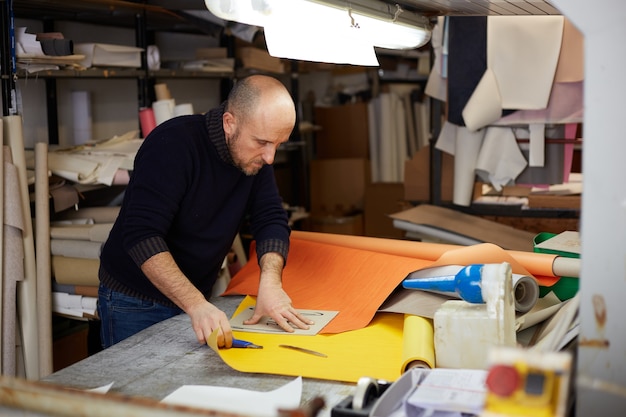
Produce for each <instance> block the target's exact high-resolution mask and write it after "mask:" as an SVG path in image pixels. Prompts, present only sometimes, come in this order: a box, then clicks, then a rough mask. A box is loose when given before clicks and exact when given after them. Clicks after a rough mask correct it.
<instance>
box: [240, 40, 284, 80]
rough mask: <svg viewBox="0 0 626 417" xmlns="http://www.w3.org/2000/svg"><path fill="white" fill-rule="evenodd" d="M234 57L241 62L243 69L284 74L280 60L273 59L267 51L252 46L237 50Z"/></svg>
mask: <svg viewBox="0 0 626 417" xmlns="http://www.w3.org/2000/svg"><path fill="white" fill-rule="evenodd" d="M236 57H237V58H238V59H239V60H240V61H241V65H242V66H243V67H244V68H254V69H259V70H263V71H269V72H275V73H278V74H282V73H284V72H285V66H284V65H283V62H282V61H281V60H280V58H276V57H273V56H271V55H270V54H269V53H268V52H267V51H265V50H263V49H260V48H255V47H254V46H245V47H242V48H237V50H236Z"/></svg>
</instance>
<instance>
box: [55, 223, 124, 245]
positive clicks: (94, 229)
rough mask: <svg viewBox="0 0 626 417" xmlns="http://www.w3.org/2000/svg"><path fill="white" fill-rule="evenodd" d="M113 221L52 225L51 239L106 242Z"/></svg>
mask: <svg viewBox="0 0 626 417" xmlns="http://www.w3.org/2000/svg"><path fill="white" fill-rule="evenodd" d="M111 228H113V223H100V224H76V225H67V226H52V227H51V228H50V237H51V238H52V239H62V240H65V239H68V240H70V239H71V240H85V241H89V242H101V243H102V242H106V240H107V238H108V236H109V233H110V232H111Z"/></svg>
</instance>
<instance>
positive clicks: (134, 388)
mask: <svg viewBox="0 0 626 417" xmlns="http://www.w3.org/2000/svg"><path fill="white" fill-rule="evenodd" d="M241 300H242V297H239V296H228V297H217V298H215V299H212V300H211V302H212V303H214V304H215V305H216V306H218V307H219V308H221V309H222V310H223V311H224V312H225V313H226V314H227V315H228V316H229V317H230V316H232V313H233V312H234V311H235V309H236V308H237V306H238V305H239V303H240V302H241ZM293 379H294V377H292V376H282V375H269V374H257V373H243V372H239V371H236V370H234V369H232V368H231V367H229V366H228V365H227V364H225V363H224V362H223V361H222V359H221V358H220V356H219V355H218V354H217V353H216V352H214V351H213V350H212V349H211V348H209V347H208V346H207V345H201V344H199V343H198V341H197V339H196V337H195V334H194V332H193V330H192V328H191V322H190V320H189V317H188V316H187V315H185V314H183V315H180V316H176V317H173V318H171V319H168V320H166V321H163V322H161V323H158V324H155V325H154V326H152V327H150V328H148V329H146V330H144V331H142V332H140V333H138V334H136V335H134V336H132V337H130V338H128V339H126V340H124V341H122V342H120V343H118V344H116V345H114V346H111V347H110V348H108V349H104V350H103V351H101V352H98V353H96V354H94V355H92V356H90V357H88V358H86V359H84V360H82V361H80V362H77V363H75V364H73V365H71V366H69V367H67V368H64V369H62V370H59V371H57V372H55V373H53V374H51V375H49V376H47V377H45V378H42V381H43V382H49V383H53V384H60V385H63V386H68V387H72V388H78V389H92V388H97V387H101V386H105V385H108V384H110V383H113V386H112V387H111V389H110V391H112V392H118V393H120V394H123V395H130V396H140V397H148V398H153V399H156V400H161V399H163V398H164V397H166V396H167V395H169V394H170V393H172V392H173V391H174V390H176V389H177V388H179V387H181V386H182V385H209V386H220V387H234V388H242V389H250V390H255V391H271V390H273V389H276V388H279V387H281V386H282V385H284V384H286V383H288V382H290V381H292V380H293ZM354 388H355V384H350V383H344V382H337V381H327V380H318V379H311V378H303V387H302V401H301V403H302V405H303V406H304V405H306V404H307V403H308V402H309V401H310V400H312V399H313V398H315V397H322V398H324V401H325V404H326V406H325V407H324V409H322V410H321V411H320V413H319V414H318V416H320V417H324V416H330V413H331V408H332V407H333V406H334V405H336V404H337V403H339V402H340V401H342V400H343V399H344V398H345V397H346V396H348V395H352V394H353V393H354ZM0 411H2V408H0ZM6 411H7V414H4V413H3V415H10V416H12V415H15V416H17V415H19V416H31V415H32V416H39V414H34V413H20V412H19V411H18V412H17V414H11V413H10V412H8V410H6Z"/></svg>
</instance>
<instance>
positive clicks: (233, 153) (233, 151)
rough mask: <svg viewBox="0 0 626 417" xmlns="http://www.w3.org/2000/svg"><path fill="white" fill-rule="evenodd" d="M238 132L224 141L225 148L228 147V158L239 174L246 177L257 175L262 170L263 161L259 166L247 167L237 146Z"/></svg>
mask: <svg viewBox="0 0 626 417" xmlns="http://www.w3.org/2000/svg"><path fill="white" fill-rule="evenodd" d="M239 139H240V138H239V132H235V133H234V134H233V135H232V136H231V137H230V138H229V140H228V141H226V146H227V147H228V151H229V153H230V157H231V158H232V160H233V164H234V165H235V167H237V168H238V169H239V170H240V171H241V172H243V173H244V174H246V175H247V176H252V175H256V174H258V173H259V171H260V170H261V168H263V165H264V163H263V161H261V166H256V165H250V164H248V165H249V166H247V165H246V164H245V163H244V161H243V159H242V158H241V157H240V152H239V151H240V149H241V148H240V146H239Z"/></svg>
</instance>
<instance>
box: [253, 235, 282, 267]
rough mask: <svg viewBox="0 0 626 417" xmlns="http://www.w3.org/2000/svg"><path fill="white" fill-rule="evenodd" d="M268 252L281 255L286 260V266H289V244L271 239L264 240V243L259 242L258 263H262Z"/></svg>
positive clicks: (257, 247) (257, 248)
mask: <svg viewBox="0 0 626 417" xmlns="http://www.w3.org/2000/svg"><path fill="white" fill-rule="evenodd" d="M268 252H277V253H279V254H280V255H281V256H282V257H283V259H284V260H285V264H284V265H287V254H288V253H289V243H288V242H285V241H284V240H280V239H270V240H264V241H262V242H257V246H256V257H257V262H260V261H261V257H263V255H265V254H266V253H268Z"/></svg>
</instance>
